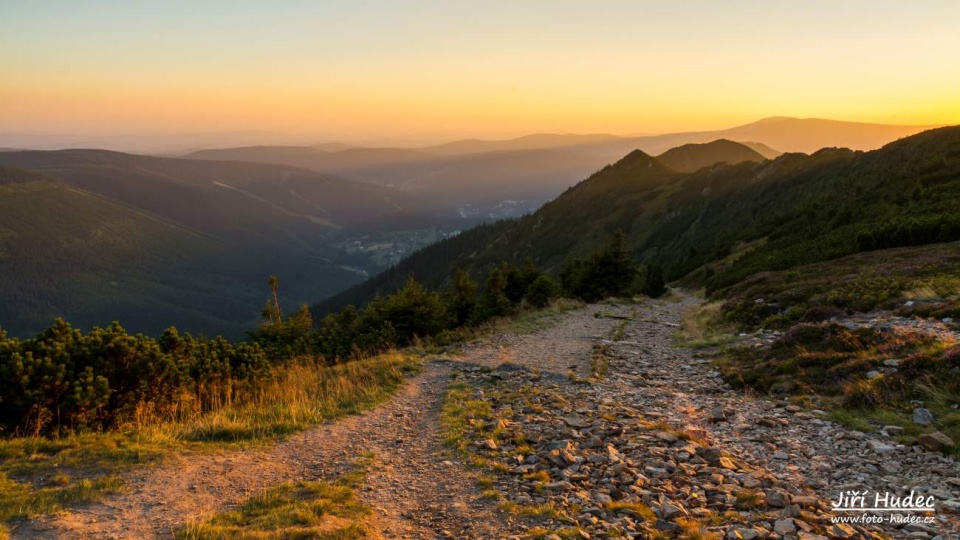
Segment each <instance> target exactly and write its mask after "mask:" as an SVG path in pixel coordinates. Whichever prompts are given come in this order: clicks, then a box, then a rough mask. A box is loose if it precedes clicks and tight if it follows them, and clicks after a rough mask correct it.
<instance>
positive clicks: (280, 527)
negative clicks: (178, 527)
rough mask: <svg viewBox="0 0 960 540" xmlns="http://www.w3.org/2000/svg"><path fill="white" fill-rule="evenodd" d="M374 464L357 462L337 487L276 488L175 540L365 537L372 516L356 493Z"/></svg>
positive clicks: (344, 539) (367, 457)
mask: <svg viewBox="0 0 960 540" xmlns="http://www.w3.org/2000/svg"><path fill="white" fill-rule="evenodd" d="M372 460H373V456H372V454H367V455H365V456H363V457H361V458H360V459H359V460H358V461H357V462H356V463H355V468H354V470H353V471H351V472H350V473H348V474H346V475H344V476H343V477H341V478H340V479H338V480H337V481H336V482H332V483H331V482H296V483H288V484H283V485H280V486H277V487H274V488H272V489H269V490H267V491H265V492H264V493H262V494H260V495H257V496H256V497H253V498H251V499H249V500H247V501H246V502H245V503H243V504H242V505H241V506H240V507H239V508H238V509H236V510H233V511H229V512H222V513H220V514H217V515H215V516H213V517H212V518H210V519H208V520H206V521H203V522H200V523H194V524H191V525H188V526H187V527H186V528H184V529H183V530H182V531H180V532H179V533H178V534H177V536H176V538H177V539H178V540H218V539H222V538H238V539H257V540H260V539H274V538H276V539H286V538H316V539H322V540H348V539H359V538H366V537H367V535H366V531H365V530H364V529H363V524H362V518H364V517H366V516H367V515H369V514H370V509H369V508H367V507H366V506H364V505H362V504H360V503H359V502H357V501H356V499H355V497H354V490H355V489H356V488H357V487H359V486H360V485H361V483H362V481H363V478H364V476H365V474H366V470H367V467H369V465H370V464H371V462H372Z"/></svg>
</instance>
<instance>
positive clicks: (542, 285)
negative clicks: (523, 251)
mask: <svg viewBox="0 0 960 540" xmlns="http://www.w3.org/2000/svg"><path fill="white" fill-rule="evenodd" d="M559 294H560V286H559V285H557V282H556V281H554V280H553V278H551V277H550V276H548V275H546V274H540V275H539V276H538V277H537V279H536V280H534V282H533V283H531V284H530V288H529V289H527V301H528V302H530V305H531V306H533V307H536V308H542V307H546V306H547V304H549V303H550V301H551V300H553V299H554V298H556V297H557V296H559Z"/></svg>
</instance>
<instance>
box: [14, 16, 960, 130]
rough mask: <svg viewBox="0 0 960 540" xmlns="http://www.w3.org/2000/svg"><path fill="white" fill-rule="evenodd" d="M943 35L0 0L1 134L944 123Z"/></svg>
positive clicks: (669, 19)
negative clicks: (808, 120)
mask: <svg viewBox="0 0 960 540" xmlns="http://www.w3.org/2000/svg"><path fill="white" fill-rule="evenodd" d="M787 4H789V5H787ZM958 21H960V2H957V1H956V0H915V1H911V2H903V1H902V0H898V1H888V0H870V1H859V0H830V1H825V0H807V1H804V2H770V1H768V0H765V1H754V0H731V1H725V2H715V1H706V0H685V1H684V0H673V1H667V2H648V1H642V0H630V1H605V0H593V1H589V2H586V1H582V2H569V1H565V0H549V1H546V0H526V1H525V0H513V1H507V2H501V1H486V2H466V1H457V0H446V1H436V2H435V1H428V0H424V1H418V2H406V1H397V0H394V1H369V0H351V1H349V2H340V1H322V0H316V1H312V2H301V1H273V2H253V1H249V0H233V1H220V0H192V1H179V0H168V1H163V2H156V1H138V0H127V1H123V2H100V1H80V0H73V1H58V0H47V1H44V2H24V1H22V0H0V73H2V74H3V75H2V77H0V131H2V132H7V133H9V132H31V133H86V134H124V133H129V134H151V133H196V132H227V131H242V130H267V131H271V132H278V133H301V134H305V133H309V134H317V136H318V137H325V138H328V139H333V138H340V139H344V140H349V139H351V138H353V139H356V138H363V137H366V138H376V137H384V138H389V137H393V138H397V137H409V138H436V139H443V138H451V137H455V136H474V137H503V136H512V135H520V134H524V133H532V132H564V133H614V134H623V135H626V134H639V133H663V132H672V131H693V130H707V129H720V128H725V127H731V126H734V125H738V124H744V123H748V122H751V121H754V120H758V119H760V118H764V117H768V116H796V117H816V118H831V119H837V120H848V121H862V122H876V123H891V124H922V125H932V124H960V98H958V96H960V62H958V60H957V59H958V58H960V31H958V30H957V24H958Z"/></svg>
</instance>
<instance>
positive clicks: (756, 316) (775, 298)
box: [715, 243, 960, 329]
mask: <svg viewBox="0 0 960 540" xmlns="http://www.w3.org/2000/svg"><path fill="white" fill-rule="evenodd" d="M958 276H960V243H951V244H933V245H929V246H921V247H910V248H898V249H885V250H880V251H871V252H866V253H859V254H856V255H851V256H848V257H843V258H840V259H836V260H833V261H827V262H822V263H817V264H812V265H808V266H801V267H797V268H794V269H792V270H785V271H780V272H762V273H759V274H756V275H754V276H751V277H749V278H747V279H745V280H743V281H742V282H740V283H738V284H737V285H734V286H732V287H730V288H728V289H725V290H723V291H719V292H717V293H716V295H715V296H716V297H717V298H721V297H723V298H726V299H728V300H726V301H725V305H724V318H725V319H726V320H728V321H730V322H732V323H734V324H736V325H738V326H740V327H742V328H746V329H751V328H756V327H758V326H765V327H768V328H773V327H785V326H789V324H790V323H791V322H796V320H799V319H800V318H802V317H804V316H805V315H806V312H807V310H809V309H811V308H815V309H817V310H820V311H824V310H834V311H837V310H839V311H840V312H841V313H842V312H843V311H870V310H873V309H882V308H890V309H896V308H901V306H902V305H903V304H904V302H905V301H907V300H915V301H947V302H949V301H951V300H955V299H956V297H957V296H958V295H960V277H958ZM759 300H762V302H758V301H759ZM772 305H778V306H780V307H779V308H778V309H771V306H772ZM788 306H792V307H794V308H795V311H794V312H793V313H792V314H790V315H792V318H793V320H792V321H791V320H790V319H791V317H787V319H784V317H783V316H784V315H785V313H778V312H783V311H785V308H786V307H788ZM922 307H923V306H917V308H918V309H920V308H922ZM905 311H909V310H905ZM924 316H926V315H925V314H924ZM943 316H947V315H943Z"/></svg>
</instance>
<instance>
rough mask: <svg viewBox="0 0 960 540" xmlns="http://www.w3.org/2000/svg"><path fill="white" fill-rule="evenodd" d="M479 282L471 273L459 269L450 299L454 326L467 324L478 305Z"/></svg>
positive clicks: (455, 275) (454, 278) (454, 277)
mask: <svg viewBox="0 0 960 540" xmlns="http://www.w3.org/2000/svg"><path fill="white" fill-rule="evenodd" d="M476 297H477V284H476V283H474V282H473V280H472V279H470V274H468V273H466V272H464V271H463V270H461V269H458V270H457V271H456V273H455V274H454V276H453V290H452V291H451V293H450V298H449V301H448V304H449V308H448V309H449V311H450V316H451V317H452V319H453V325H454V326H463V325H465V324H467V322H468V321H469V320H470V318H471V317H473V312H474V310H475V309H476V307H477V298H476Z"/></svg>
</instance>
